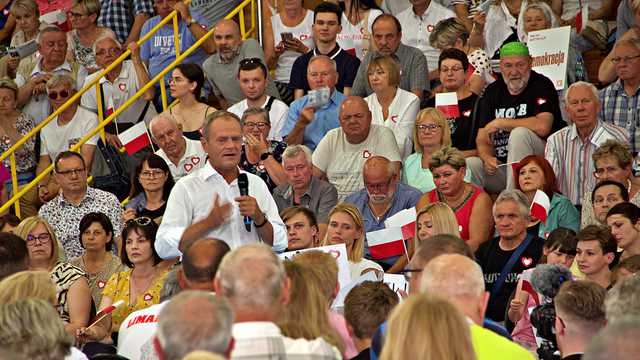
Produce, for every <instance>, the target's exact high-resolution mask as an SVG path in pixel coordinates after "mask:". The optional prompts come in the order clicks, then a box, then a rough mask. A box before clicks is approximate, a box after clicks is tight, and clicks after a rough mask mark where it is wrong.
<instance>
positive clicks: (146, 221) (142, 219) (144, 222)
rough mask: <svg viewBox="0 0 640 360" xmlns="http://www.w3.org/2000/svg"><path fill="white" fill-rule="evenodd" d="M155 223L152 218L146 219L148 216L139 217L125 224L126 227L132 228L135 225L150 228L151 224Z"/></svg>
mask: <svg viewBox="0 0 640 360" xmlns="http://www.w3.org/2000/svg"><path fill="white" fill-rule="evenodd" d="M152 222H153V220H152V219H151V218H150V217H146V216H141V217H137V218H135V219H131V220H127V222H126V223H125V224H124V226H125V227H126V226H131V225H133V224H137V225H140V226H148V225H149V224H151V223H152Z"/></svg>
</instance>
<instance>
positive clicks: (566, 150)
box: [545, 120, 629, 205]
mask: <svg viewBox="0 0 640 360" xmlns="http://www.w3.org/2000/svg"><path fill="white" fill-rule="evenodd" d="M628 138H629V135H628V133H627V131H626V130H625V129H623V128H621V127H618V126H615V125H611V124H608V123H605V122H602V121H600V120H598V124H597V125H596V127H595V128H594V129H593V131H592V132H591V134H590V135H589V137H588V138H587V139H586V140H585V141H584V142H583V141H582V139H581V138H580V136H578V131H577V129H576V126H575V125H570V126H567V127H565V128H563V129H560V130H559V131H556V132H555V133H554V134H552V135H551V136H550V137H549V139H547V147H546V149H545V158H546V159H547V160H548V161H549V163H550V164H551V167H552V168H553V171H554V172H555V174H556V180H557V182H558V187H559V188H560V191H561V192H562V194H564V195H565V196H567V197H568V198H569V199H570V200H571V202H572V203H573V204H575V205H580V203H581V202H582V194H584V193H585V192H586V191H588V190H590V189H592V188H593V186H594V185H595V182H596V179H595V177H594V176H593V172H594V171H595V165H594V163H593V161H592V160H591V155H592V154H593V152H594V151H595V150H596V148H597V147H598V146H600V144H602V143H604V142H605V141H607V140H610V139H613V140H618V141H621V142H623V143H624V142H626V141H627V139H628Z"/></svg>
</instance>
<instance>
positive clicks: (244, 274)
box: [216, 244, 286, 312]
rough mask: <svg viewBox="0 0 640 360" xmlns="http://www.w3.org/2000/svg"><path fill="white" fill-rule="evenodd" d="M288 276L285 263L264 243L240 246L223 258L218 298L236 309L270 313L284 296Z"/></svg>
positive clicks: (218, 277) (219, 276) (218, 278)
mask: <svg viewBox="0 0 640 360" xmlns="http://www.w3.org/2000/svg"><path fill="white" fill-rule="evenodd" d="M285 279H286V273H285V270H284V265H283V263H282V261H281V260H280V259H279V258H278V257H277V256H276V255H275V254H274V253H273V251H272V250H271V248H270V247H268V246H267V245H265V244H249V245H244V246H242V247H239V248H237V249H235V250H233V251H231V252H230V253H228V254H227V255H225V257H224V258H223V259H222V263H221V264H220V267H219V268H218V273H217V274H216V281H218V282H219V284H220V289H218V290H219V295H222V296H224V297H226V298H227V299H228V300H229V302H231V304H232V305H233V307H234V310H236V312H237V311H238V309H241V310H248V311H253V312H255V311H264V312H269V311H271V310H272V309H273V307H274V306H276V305H277V302H278V299H279V298H280V296H281V295H282V288H283V286H284V282H285Z"/></svg>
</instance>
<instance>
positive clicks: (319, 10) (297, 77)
mask: <svg viewBox="0 0 640 360" xmlns="http://www.w3.org/2000/svg"><path fill="white" fill-rule="evenodd" d="M341 19H342V10H340V7H339V6H338V5H336V4H333V3H330V2H323V3H320V4H319V5H318V6H316V8H315V10H314V12H313V25H312V26H311V30H312V31H313V43H314V45H315V48H314V49H311V51H309V52H308V53H306V54H304V55H301V56H298V58H297V59H296V61H295V62H294V63H293V67H292V68H291V78H290V79H289V87H290V88H291V89H293V91H294V97H295V98H296V99H298V98H300V97H302V96H304V95H305V93H306V92H307V91H309V90H310V89H311V88H310V87H309V82H308V81H307V66H309V60H311V58H312V57H314V56H317V55H326V56H328V57H330V58H331V59H333V61H335V62H336V68H337V69H338V82H337V83H336V89H338V91H340V92H341V93H343V94H344V95H347V96H348V95H349V94H350V93H351V87H352V86H353V80H354V79H355V78H356V74H357V73H358V67H359V66H360V60H359V59H358V58H357V57H355V55H353V54H350V53H348V52H346V51H344V50H343V49H341V48H340V46H339V45H338V43H337V40H336V39H337V36H338V33H340V32H341V31H342V26H341V25H340V20H341Z"/></svg>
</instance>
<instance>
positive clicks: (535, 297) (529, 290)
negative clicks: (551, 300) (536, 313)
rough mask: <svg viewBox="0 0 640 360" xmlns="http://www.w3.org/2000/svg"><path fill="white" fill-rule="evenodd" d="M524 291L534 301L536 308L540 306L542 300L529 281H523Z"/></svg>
mask: <svg viewBox="0 0 640 360" xmlns="http://www.w3.org/2000/svg"><path fill="white" fill-rule="evenodd" d="M522 290H523V291H525V292H527V293H528V294H529V296H531V298H532V299H533V302H534V303H536V306H538V305H540V298H539V297H538V293H537V292H536V291H535V290H534V289H533V285H531V283H530V282H529V281H527V280H522Z"/></svg>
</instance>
